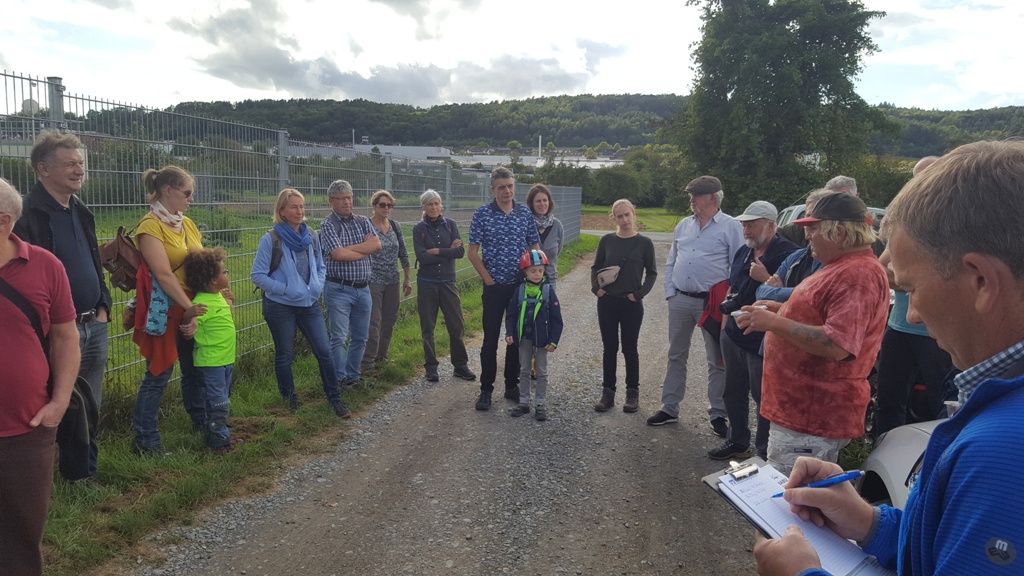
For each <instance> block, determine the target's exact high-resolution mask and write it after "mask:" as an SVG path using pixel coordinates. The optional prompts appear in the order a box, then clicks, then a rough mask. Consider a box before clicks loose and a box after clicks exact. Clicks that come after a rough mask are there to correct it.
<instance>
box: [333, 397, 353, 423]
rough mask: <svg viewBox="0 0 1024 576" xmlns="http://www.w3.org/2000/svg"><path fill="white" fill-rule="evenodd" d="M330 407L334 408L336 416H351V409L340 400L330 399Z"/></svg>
mask: <svg viewBox="0 0 1024 576" xmlns="http://www.w3.org/2000/svg"><path fill="white" fill-rule="evenodd" d="M331 408H332V409H333V410H334V414H335V415H336V416H337V417H338V418H346V419H347V418H351V417H352V411H351V410H349V409H348V407H346V406H345V403H344V402H342V401H341V400H331Z"/></svg>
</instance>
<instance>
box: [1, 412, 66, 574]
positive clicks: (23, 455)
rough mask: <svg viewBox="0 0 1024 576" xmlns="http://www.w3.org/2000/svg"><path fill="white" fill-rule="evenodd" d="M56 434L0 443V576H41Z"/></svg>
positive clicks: (42, 430)
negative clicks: (42, 547)
mask: <svg viewBox="0 0 1024 576" xmlns="http://www.w3.org/2000/svg"><path fill="white" fill-rule="evenodd" d="M56 439H57V429H56V428H46V427H44V426H39V427H38V428H35V429H34V430H32V431H31V432H28V433H26V434H21V435H19V436H8V437H5V438H0V573H2V574H4V576H39V575H40V574H42V573H43V553H42V550H41V548H40V545H41V544H42V542H43V528H45V526H46V512H47V510H48V509H49V506H50V489H51V488H52V487H53V455H54V450H55V446H56V445H55V442H56Z"/></svg>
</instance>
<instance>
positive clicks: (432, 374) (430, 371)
mask: <svg viewBox="0 0 1024 576" xmlns="http://www.w3.org/2000/svg"><path fill="white" fill-rule="evenodd" d="M440 379H441V377H440V376H438V375H437V366H427V382H437V381H438V380H440Z"/></svg>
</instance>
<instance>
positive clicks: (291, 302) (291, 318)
mask: <svg viewBox="0 0 1024 576" xmlns="http://www.w3.org/2000/svg"><path fill="white" fill-rule="evenodd" d="M305 220H306V207H305V198H303V196H302V193H301V192H299V191H298V190H295V189H293V188H285V189H284V190H282V191H281V193H280V194H278V195H277V204H276V205H275V206H274V228H273V229H272V230H271V231H270V232H267V233H266V234H265V235H264V236H263V238H260V244H259V248H257V249H256V258H255V259H254V260H253V263H252V271H251V272H250V273H249V278H250V279H251V280H252V282H253V284H255V285H256V286H257V287H258V288H260V289H261V290H263V318H264V319H265V320H266V321H267V327H268V328H270V335H271V337H273V339H274V372H275V373H276V375H277V388H278V390H279V391H280V392H281V397H282V398H284V400H285V401H286V402H288V407H289V409H291V411H292V412H295V411H296V410H298V408H299V399H298V396H297V395H296V394H295V378H294V376H293V375H292V360H293V359H294V356H295V354H294V352H295V329H296V328H298V329H299V331H301V332H302V335H303V336H305V337H306V340H307V341H308V342H309V347H310V349H311V350H312V351H313V355H314V356H315V357H316V359H317V362H318V363H319V365H320V380H321V382H322V384H323V389H324V394H326V395H327V400H328V401H329V402H330V403H331V408H333V409H334V413H335V414H337V415H338V417H339V418H349V417H351V415H352V413H351V412H349V410H348V408H346V407H345V404H344V403H343V402H342V401H341V391H340V389H339V388H338V381H337V380H336V379H335V372H334V360H333V359H332V357H331V344H330V340H329V338H328V336H327V325H326V324H325V323H324V315H323V312H322V311H321V310H320V293H321V292H323V288H324V277H325V276H326V274H327V269H326V267H325V266H324V258H323V255H322V254H321V253H320V246H319V241H318V240H317V237H316V235H315V233H314V232H313V230H311V229H310V228H309V227H308V226H306V222H305Z"/></svg>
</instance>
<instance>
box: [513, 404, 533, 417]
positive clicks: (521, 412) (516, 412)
mask: <svg viewBox="0 0 1024 576" xmlns="http://www.w3.org/2000/svg"><path fill="white" fill-rule="evenodd" d="M508 413H509V414H511V415H512V417H513V418H518V417H520V416H525V415H527V414H529V413H530V406H529V405H527V404H519V405H518V406H516V407H515V408H513V409H511V410H509V411H508Z"/></svg>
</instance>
